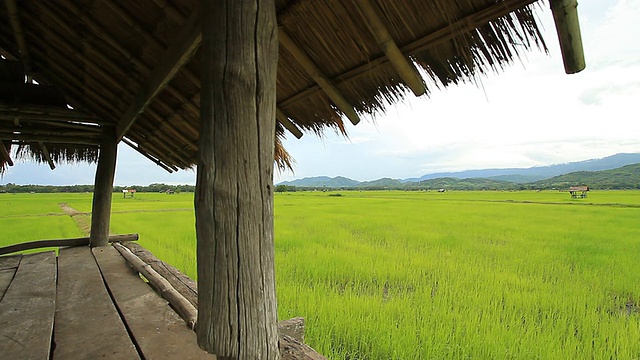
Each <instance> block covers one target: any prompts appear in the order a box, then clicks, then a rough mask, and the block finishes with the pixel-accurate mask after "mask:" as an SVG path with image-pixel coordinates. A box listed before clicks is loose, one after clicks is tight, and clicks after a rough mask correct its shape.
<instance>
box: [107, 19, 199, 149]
mask: <svg viewBox="0 0 640 360" xmlns="http://www.w3.org/2000/svg"><path fill="white" fill-rule="evenodd" d="M200 28H201V17H200V12H199V11H198V8H196V9H194V10H193V12H192V14H191V15H190V16H189V18H188V19H187V22H186V23H185V25H184V26H183V27H182V31H181V32H180V34H179V35H178V36H177V37H176V39H175V41H174V42H173V43H172V44H171V45H170V46H169V48H168V49H167V50H166V51H165V52H164V54H163V56H162V58H161V59H160V61H159V63H158V66H156V68H155V69H153V70H152V71H151V73H150V74H149V79H148V81H147V83H145V84H143V85H142V87H141V89H140V91H139V92H138V94H137V95H136V97H135V99H134V100H133V102H132V103H131V105H129V108H128V109H127V111H126V112H125V113H124V115H123V116H122V117H121V118H120V120H119V121H118V126H117V131H116V137H117V139H122V137H123V136H124V134H125V133H126V132H127V130H129V128H130V127H131V125H132V124H133V122H134V121H135V120H136V118H137V117H138V115H139V114H140V113H142V112H143V111H144V109H145V108H146V107H147V105H149V103H151V100H153V98H154V97H155V96H156V95H157V94H158V93H159V92H160V90H162V89H163V88H164V87H165V86H166V85H167V84H168V83H169V81H171V79H173V77H174V76H175V74H176V73H177V72H178V71H179V70H180V69H181V68H182V67H183V66H184V65H185V64H186V63H187V62H188V61H189V60H190V59H191V57H192V56H193V55H194V54H195V52H196V50H197V49H198V46H200V42H201V40H202V33H201V30H200Z"/></svg>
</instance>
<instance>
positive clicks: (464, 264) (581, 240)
mask: <svg viewBox="0 0 640 360" xmlns="http://www.w3.org/2000/svg"><path fill="white" fill-rule="evenodd" d="M335 194H338V193H337V192H333V193H331V192H329V193H322V192H315V193H314V192H302V193H279V194H276V197H275V236H276V242H275V250H276V278H277V293H278V311H279V317H280V318H281V319H285V318H290V317H294V316H303V317H305V318H306V322H307V327H306V337H305V339H306V342H307V343H308V344H310V345H311V346H312V347H314V348H316V349H317V350H319V351H320V352H321V353H323V354H324V355H326V356H327V357H328V358H330V359H443V358H444V359H468V358H478V359H490V358H491V359H493V358H499V359H504V358H514V359H516V358H517V359H521V358H524V359H587V358H591V359H605V358H606V359H612V358H613V359H633V358H638V357H640V342H638V341H637V339H639V338H640V311H639V309H640V287H638V284H639V283H640V273H638V271H637V270H636V265H637V262H638V255H637V254H638V253H640V223H638V219H639V218H640V191H592V192H590V194H589V197H588V198H586V199H571V198H570V197H569V194H568V193H564V192H556V191H542V192H528V191H523V192H455V191H449V192H446V193H437V192H402V191H392V192H389V191H380V192H360V191H341V192H340V194H341V195H342V196H335ZM49 195H50V196H49ZM331 195H334V196H331ZM20 196H22V197H20ZM41 196H42V197H41ZM74 196H76V197H74ZM38 199H40V200H38ZM5 200H7V201H11V202H12V204H11V205H7V202H5ZM0 201H1V202H0V229H2V234H3V235H5V234H9V237H10V238H12V239H18V238H19V239H18V240H20V241H25V240H30V239H39V238H55V237H74V236H78V235H62V234H70V232H69V231H72V230H69V229H68V228H67V226H72V225H73V221H72V220H71V218H69V217H68V216H52V215H48V214H50V213H55V212H56V211H57V212H60V210H59V207H57V204H58V203H59V202H66V203H68V204H69V206H71V207H73V208H75V209H77V210H79V211H83V212H88V211H90V208H91V195H87V194H84V195H83V194H80V195H70V196H66V195H60V194H44V195H38V194H36V195H34V194H22V195H10V194H2V195H0ZM59 220H65V221H66V223H65V222H64V221H61V222H60V223H57V222H55V221H59ZM34 221H42V223H39V222H38V223H37V225H36V226H32V224H36V222H34ZM48 221H51V222H48ZM61 224H62V225H61ZM65 224H66V225H65ZM16 228H17V229H16ZM111 230H112V232H114V233H139V234H140V243H141V244H142V245H143V246H145V247H146V248H148V249H149V250H151V251H152V252H153V253H154V254H155V255H156V256H158V257H159V258H161V259H163V260H165V261H167V262H169V263H171V264H173V265H175V266H177V267H178V268H180V269H181V270H183V271H184V272H185V273H186V274H188V275H189V276H191V277H194V278H195V275H196V274H195V269H196V267H195V266H196V265H195V226H194V215H193V194H176V195H166V194H147V193H138V194H136V197H135V198H134V199H123V198H122V195H121V194H114V199H113V216H112V222H111ZM38 231H45V232H47V234H48V235H46V236H45V235H44V234H43V233H40V232H38ZM53 233H55V235H53ZM49 235H50V236H49ZM6 238H7V237H5V236H3V237H2V239H3V240H4V239H6Z"/></svg>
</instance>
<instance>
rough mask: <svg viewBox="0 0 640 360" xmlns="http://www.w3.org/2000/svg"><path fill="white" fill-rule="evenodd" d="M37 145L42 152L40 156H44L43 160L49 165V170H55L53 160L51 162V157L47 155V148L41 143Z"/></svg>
mask: <svg viewBox="0 0 640 360" xmlns="http://www.w3.org/2000/svg"><path fill="white" fill-rule="evenodd" d="M38 145H39V146H40V149H41V150H42V155H44V159H45V160H47V163H48V164H49V168H51V170H55V169H56V164H54V162H53V160H51V155H50V154H49V149H47V146H46V145H45V144H44V143H43V142H42V141H38Z"/></svg>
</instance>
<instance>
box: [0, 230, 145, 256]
mask: <svg viewBox="0 0 640 360" xmlns="http://www.w3.org/2000/svg"><path fill="white" fill-rule="evenodd" d="M137 240H138V234H124V235H111V236H109V242H110V243H115V242H121V241H137ZM85 245H89V238H88V237H81V238H72V239H51V240H37V241H29V242H24V243H20V244H13V245H8V246H3V247H0V255H6V254H11V253H14V252H18V251H26V250H33V249H42V248H47V247H63V246H85Z"/></svg>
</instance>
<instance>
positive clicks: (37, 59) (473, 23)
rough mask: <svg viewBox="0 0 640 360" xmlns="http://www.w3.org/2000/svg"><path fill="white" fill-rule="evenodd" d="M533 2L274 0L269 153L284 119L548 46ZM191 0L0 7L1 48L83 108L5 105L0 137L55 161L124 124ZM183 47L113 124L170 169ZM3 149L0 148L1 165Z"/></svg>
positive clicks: (328, 114) (190, 153)
mask: <svg viewBox="0 0 640 360" xmlns="http://www.w3.org/2000/svg"><path fill="white" fill-rule="evenodd" d="M535 2H536V0H430V1H408V0H368V1H364V0H354V1H343V0H314V1H311V0H307V1H304V0H276V6H277V11H278V23H279V28H280V39H281V46H280V50H279V67H278V77H277V110H278V113H279V114H280V115H281V117H280V118H279V120H280V121H279V123H278V125H277V128H276V129H275V131H276V143H275V147H276V164H277V165H278V166H280V167H287V166H288V167H290V166H291V164H292V159H291V157H290V156H289V154H288V153H287V152H286V151H285V150H284V149H283V148H282V143H281V140H282V138H283V137H284V136H285V134H286V132H287V131H291V132H293V133H296V132H297V129H301V130H302V131H303V132H311V133H315V134H321V133H322V131H324V130H325V129H327V128H329V129H333V130H335V131H338V132H341V133H343V134H346V131H345V126H344V123H343V121H344V119H349V120H351V121H352V122H354V123H357V121H358V119H359V116H360V115H362V114H379V113H381V112H383V111H384V110H385V108H386V107H387V106H388V105H389V104H392V103H395V102H397V101H399V100H401V99H402V98H404V97H405V96H407V94H408V93H410V92H411V90H413V92H415V93H422V92H426V93H429V92H432V91H434V89H437V88H440V87H444V86H448V85H450V84H457V83H460V82H465V81H475V80H476V79H477V77H478V76H482V75H485V74H487V73H489V72H497V71H499V70H501V69H502V68H503V67H504V66H505V65H506V64H508V63H510V62H511V61H513V60H514V59H515V58H517V56H518V55H519V54H520V53H521V52H522V51H525V50H529V49H531V48H539V49H542V50H546V48H545V44H544V41H543V40H542V37H541V35H540V32H539V30H538V26H537V23H536V18H535V15H534V12H533V10H534V7H535V5H534V3H535ZM196 3H197V1H195V0H188V1H179V2H166V1H157V0H139V1H135V2H132V1H125V0H102V1H96V2H86V1H80V0H60V1H56V2H48V1H28V2H27V1H23V2H19V3H17V7H16V9H17V10H15V11H13V10H9V7H6V8H5V7H0V19H3V20H8V19H10V18H11V17H10V16H9V15H14V16H13V17H14V18H17V19H19V20H20V21H19V23H16V22H15V21H0V54H2V55H3V56H4V57H5V58H7V59H10V60H12V59H13V60H17V59H20V60H22V62H23V63H24V65H25V66H24V67H25V69H26V71H27V75H29V76H32V77H33V78H35V79H36V80H37V81H38V82H39V83H41V84H53V85H55V86H56V87H57V88H58V89H60V90H61V91H62V92H63V94H64V96H65V97H66V99H67V101H68V104H71V105H72V106H73V107H74V108H75V109H77V110H74V111H67V112H66V114H67V115H68V116H72V114H71V113H72V112H75V113H80V115H77V114H73V116H72V117H71V118H70V119H68V121H66V122H65V121H64V115H65V111H62V112H61V113H55V111H54V112H47V111H44V112H43V111H41V112H37V111H36V112H34V111H31V110H32V109H31V107H32V105H33V104H18V105H20V106H16V104H8V105H7V104H4V106H0V136H1V137H0V140H3V141H7V140H9V141H12V142H14V143H16V144H17V145H18V146H19V154H20V156H21V157H31V158H34V159H36V161H48V160H47V159H46V156H45V154H44V152H43V151H42V147H41V146H40V143H44V144H45V145H46V147H47V148H48V151H49V153H50V158H51V160H52V161H61V160H71V161H85V160H88V161H94V160H95V156H96V145H97V139H98V137H96V136H97V135H99V134H98V133H96V132H95V131H93V130H95V128H96V127H97V126H104V125H113V126H118V125H120V126H121V127H120V128H119V129H124V128H127V127H126V126H125V127H122V125H123V124H124V125H128V122H129V121H130V120H131V119H129V118H128V115H127V114H128V110H129V109H130V107H131V106H132V104H135V103H136V97H137V96H139V92H141V90H142V89H144V88H145V87H148V86H149V78H150V74H153V72H154V69H155V68H156V67H158V66H159V65H160V64H162V61H163V56H164V54H166V53H167V52H168V51H169V50H170V49H171V46H172V44H173V43H174V42H177V41H178V40H180V41H184V39H182V38H180V36H181V35H180V34H181V29H183V28H186V27H188V24H189V23H190V20H191V17H192V16H193V18H194V19H195V18H196V17H195V15H192V14H193V13H194V9H195V7H196ZM9 12H12V14H9ZM367 14H369V15H367ZM370 14H373V16H374V19H376V18H377V19H378V20H376V21H372V20H371V18H370V17H367V16H371V15H370ZM376 26H378V28H379V29H380V28H381V29H383V32H384V33H385V34H387V36H388V37H390V39H391V43H392V45H393V46H395V47H396V48H397V50H398V51H399V54H400V56H399V57H398V56H394V55H392V54H390V53H388V52H386V50H384V49H383V47H384V46H383V45H382V43H381V42H380V40H379V39H378V38H376V36H374V34H375V30H374V29H375V27H376ZM16 30H19V31H16ZM20 34H22V35H20ZM179 38H180V39H179ZM21 40H22V41H21ZM285 40H286V41H285ZM385 46H386V45H385ZM26 55H28V56H26ZM190 56H191V57H190V59H189V61H188V62H187V64H186V65H185V66H183V67H181V68H180V69H179V71H178V72H177V73H176V75H175V76H174V77H173V78H172V79H171V81H170V82H168V83H167V84H166V86H164V87H162V88H159V91H158V93H157V95H156V96H155V97H154V98H153V99H151V100H150V101H149V104H148V105H147V106H146V107H145V108H144V109H143V111H141V112H140V114H139V115H137V116H135V117H133V118H132V119H133V120H135V121H134V122H132V125H131V126H130V127H129V128H128V129H127V131H126V133H121V135H124V136H126V138H127V139H128V140H127V143H130V144H133V145H132V146H133V147H134V148H135V149H136V150H138V151H140V152H141V153H143V154H144V155H145V156H147V157H149V158H150V159H151V160H152V161H154V162H156V163H157V164H159V165H160V166H162V167H163V168H165V169H168V170H169V171H172V170H177V169H179V168H181V169H185V168H189V167H191V166H193V165H194V164H195V162H196V155H197V148H198V147H197V143H198V138H199V104H200V72H201V63H200V54H199V52H197V51H196V52H194V54H192V55H190ZM398 64H400V65H398ZM403 66H404V67H405V69H404V70H402V67H403ZM412 68H413V70H411V69H412ZM406 69H409V70H408V72H409V74H407V70H406ZM417 69H419V74H420V75H419V76H420V78H419V80H418V81H417V82H416V81H413V83H411V81H410V78H411V76H412V75H411V74H410V73H411V72H412V71H413V72H415V73H418V70H417ZM14 80H15V79H14ZM414 80H415V79H414ZM1 86H3V85H2V79H0V87H1ZM410 87H411V89H410ZM420 88H422V90H421V89H420ZM423 90H424V91H423ZM1 103H2V100H1V99H0V105H1ZM18 108H19V110H20V112H19V113H17V112H16V111H17V109H18ZM30 115H31V116H30ZM35 115H37V116H35ZM47 115H51V117H48V116H47ZM54 115H55V116H54ZM81 118H83V119H81ZM16 119H18V120H16ZM83 126H84V127H83ZM89 127H93V129H90V128H89ZM14 135H15V136H14ZM17 135H19V136H17ZM70 139H76V140H77V141H76V142H75V143H74V142H73V141H66V140H70ZM87 139H88V140H87ZM55 140H65V142H64V143H60V142H59V141H58V143H56V141H55ZM39 149H40V150H39ZM43 159H44V160H43ZM7 161H8V160H7V159H5V157H3V156H2V155H1V154H0V169H4V166H6V164H7ZM0 171H1V170H0Z"/></svg>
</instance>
